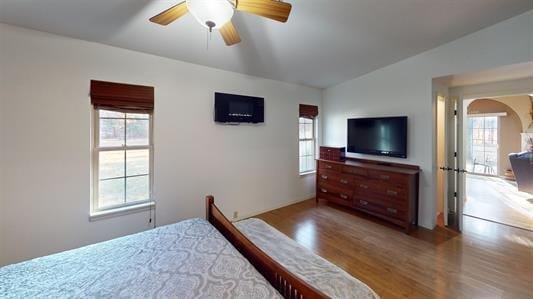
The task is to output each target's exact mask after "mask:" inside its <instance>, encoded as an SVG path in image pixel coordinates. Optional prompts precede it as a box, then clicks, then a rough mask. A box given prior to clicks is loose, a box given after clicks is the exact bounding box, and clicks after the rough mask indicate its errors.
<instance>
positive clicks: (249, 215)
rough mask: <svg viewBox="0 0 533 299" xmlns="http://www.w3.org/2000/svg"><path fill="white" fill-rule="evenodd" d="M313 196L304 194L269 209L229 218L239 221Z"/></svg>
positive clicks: (313, 196)
mask: <svg viewBox="0 0 533 299" xmlns="http://www.w3.org/2000/svg"><path fill="white" fill-rule="evenodd" d="M313 198H315V194H312V195H309V196H306V197H305V198H304V199H297V200H292V201H288V202H285V203H282V204H280V205H277V206H274V207H272V208H269V209H265V210H260V211H256V212H252V213H249V214H245V215H244V216H240V217H237V218H235V219H231V222H237V221H241V220H244V219H248V218H252V217H255V216H257V215H260V214H263V213H266V212H270V211H273V210H277V209H281V208H284V207H286V206H290V205H293V204H295V203H299V202H302V201H306V200H310V199H313Z"/></svg>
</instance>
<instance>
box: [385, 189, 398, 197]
mask: <svg viewBox="0 0 533 299" xmlns="http://www.w3.org/2000/svg"><path fill="white" fill-rule="evenodd" d="M387 195H389V196H397V195H398V192H396V191H393V190H387Z"/></svg>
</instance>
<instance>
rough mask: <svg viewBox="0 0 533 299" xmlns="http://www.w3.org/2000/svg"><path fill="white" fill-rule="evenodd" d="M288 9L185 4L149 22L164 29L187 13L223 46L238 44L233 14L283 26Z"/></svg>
mask: <svg viewBox="0 0 533 299" xmlns="http://www.w3.org/2000/svg"><path fill="white" fill-rule="evenodd" d="M291 8H292V5H291V4H289V3H286V2H281V1H279V0H185V1H183V2H181V3H179V4H176V5H174V6H172V7H171V8H169V9H167V10H165V11H163V12H161V13H160V14H158V15H156V16H154V17H152V18H150V21H151V22H154V23H157V24H159V25H168V24H170V23H172V22H174V21H175V20H177V19H178V18H180V17H181V16H183V15H185V14H186V13H187V12H190V13H191V14H192V15H193V16H194V17H195V18H196V20H197V21H198V22H199V23H200V24H202V25H203V26H205V27H206V28H208V29H209V31H210V32H211V31H212V30H213V29H216V30H219V31H220V34H221V35H222V38H223V39H224V42H226V45H228V46H231V45H234V44H238V43H239V42H240V41H241V37H240V36H239V33H238V32H237V29H236V28H235V26H234V25H233V23H232V22H231V18H232V17H233V14H234V12H235V11H243V12H247V13H251V14H254V15H258V16H262V17H265V18H269V19H272V20H276V21H279V22H283V23H285V22H287V19H288V18H289V14H290V13H291Z"/></svg>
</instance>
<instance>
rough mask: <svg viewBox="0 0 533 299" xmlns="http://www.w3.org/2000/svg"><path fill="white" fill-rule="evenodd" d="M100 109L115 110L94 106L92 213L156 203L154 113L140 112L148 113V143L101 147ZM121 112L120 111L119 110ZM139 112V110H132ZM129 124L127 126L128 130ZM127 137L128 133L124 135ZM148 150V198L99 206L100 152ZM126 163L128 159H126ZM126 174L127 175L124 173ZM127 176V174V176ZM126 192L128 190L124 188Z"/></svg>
mask: <svg viewBox="0 0 533 299" xmlns="http://www.w3.org/2000/svg"><path fill="white" fill-rule="evenodd" d="M100 110H104V111H113V110H109V109H98V108H95V107H93V108H92V121H93V125H92V126H91V127H92V129H93V134H92V135H93V138H92V147H91V148H92V149H91V150H92V161H91V163H92V166H91V169H92V186H91V205H90V215H99V214H102V213H109V212H111V213H112V212H115V211H116V212H123V211H124V210H128V209H135V208H142V207H146V206H151V204H153V203H154V199H153V182H154V175H153V173H154V141H153V140H154V134H153V113H140V114H147V115H148V135H149V136H148V145H130V146H128V145H126V144H124V145H122V146H112V147H111V146H110V147H104V148H102V147H100V146H99V145H100V113H99V111H100ZM117 112H120V111H117ZM120 113H125V114H127V113H128V112H120ZM130 113H135V114H139V113H138V112H130ZM126 128H127V126H125V130H126ZM124 136H125V138H126V135H124ZM142 149H147V150H148V164H149V165H148V189H149V190H148V197H149V198H148V199H145V200H139V201H134V202H124V203H122V204H116V205H111V206H107V207H99V190H100V184H99V183H100V178H99V174H100V155H99V154H100V152H106V151H119V150H123V151H125V152H127V151H128V150H142ZM124 163H126V161H124ZM124 175H126V174H125V173H124ZM125 177H126V176H125ZM124 192H126V190H124Z"/></svg>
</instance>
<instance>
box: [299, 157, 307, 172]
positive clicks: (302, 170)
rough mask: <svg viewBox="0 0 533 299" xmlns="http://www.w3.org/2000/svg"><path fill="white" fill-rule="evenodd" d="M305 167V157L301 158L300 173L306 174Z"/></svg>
mask: <svg viewBox="0 0 533 299" xmlns="http://www.w3.org/2000/svg"><path fill="white" fill-rule="evenodd" d="M305 165H306V161H305V158H304V157H300V172H304V171H305Z"/></svg>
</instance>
